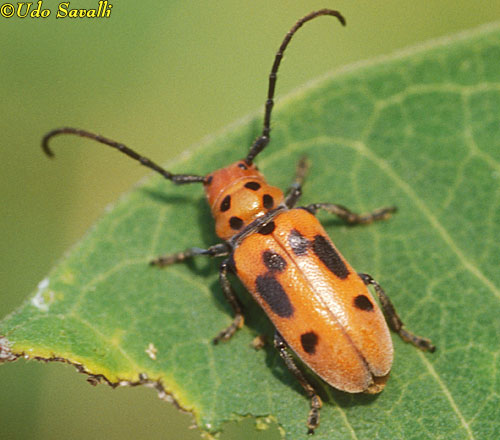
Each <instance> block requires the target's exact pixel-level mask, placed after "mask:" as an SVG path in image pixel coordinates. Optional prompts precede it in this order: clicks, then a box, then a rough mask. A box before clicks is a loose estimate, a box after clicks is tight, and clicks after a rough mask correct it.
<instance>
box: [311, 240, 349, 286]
mask: <svg viewBox="0 0 500 440" xmlns="http://www.w3.org/2000/svg"><path fill="white" fill-rule="evenodd" d="M312 249H313V251H314V253H315V254H316V255H317V256H318V258H319V259H320V260H321V261H322V263H323V264H324V265H325V266H326V267H327V268H328V270H330V272H332V273H333V274H334V275H335V276H337V277H339V278H340V279H345V278H347V277H348V275H349V271H348V270H347V267H346V265H345V264H344V262H343V261H342V259H341V258H340V255H339V254H338V253H337V251H336V250H335V249H334V248H333V246H332V245H331V244H330V242H329V241H328V239H326V238H325V237H323V236H322V235H316V236H315V237H314V241H313V244H312Z"/></svg>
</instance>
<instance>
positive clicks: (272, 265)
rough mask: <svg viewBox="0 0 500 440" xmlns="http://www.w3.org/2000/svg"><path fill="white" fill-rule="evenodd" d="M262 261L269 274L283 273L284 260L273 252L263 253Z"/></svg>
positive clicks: (285, 264)
mask: <svg viewBox="0 0 500 440" xmlns="http://www.w3.org/2000/svg"><path fill="white" fill-rule="evenodd" d="M262 261H264V264H265V266H266V267H267V268H268V269H269V270H270V271H271V272H283V271H284V270H285V268H286V266H287V263H286V261H285V259H284V258H283V257H282V256H281V255H280V254H277V253H276V252H273V251H264V252H263V253H262Z"/></svg>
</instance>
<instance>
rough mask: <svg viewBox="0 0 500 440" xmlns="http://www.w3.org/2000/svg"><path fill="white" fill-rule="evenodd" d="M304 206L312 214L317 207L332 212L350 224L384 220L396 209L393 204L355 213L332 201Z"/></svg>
mask: <svg viewBox="0 0 500 440" xmlns="http://www.w3.org/2000/svg"><path fill="white" fill-rule="evenodd" d="M305 208H306V209H307V210H308V211H309V212H311V213H312V214H316V212H317V211H318V209H324V210H325V211H327V212H329V213H330V214H334V215H336V216H337V217H339V218H341V219H342V220H344V221H345V222H346V223H348V224H350V225H359V224H367V223H371V222H373V221H377V220H385V219H387V218H389V217H390V216H391V214H392V213H393V212H396V210H397V208H396V207H395V206H388V207H387V208H380V209H376V210H375V211H372V212H368V213H366V214H356V213H355V212H352V211H350V210H349V209H347V208H346V207H345V206H342V205H335V204H333V203H312V204H311V205H308V206H306V207H305Z"/></svg>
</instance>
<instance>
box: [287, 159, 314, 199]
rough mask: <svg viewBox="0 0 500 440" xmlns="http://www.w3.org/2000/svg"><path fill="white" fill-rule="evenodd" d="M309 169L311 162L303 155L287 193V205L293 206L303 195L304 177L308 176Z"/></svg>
mask: <svg viewBox="0 0 500 440" xmlns="http://www.w3.org/2000/svg"><path fill="white" fill-rule="evenodd" d="M308 169H309V163H308V161H307V158H306V157H305V156H304V157H301V158H300V160H299V163H298V164H297V168H296V170H295V177H294V179H293V182H292V184H291V185H290V188H288V191H287V193H286V197H285V205H286V206H287V207H288V208H293V207H294V206H295V204H296V203H297V202H298V200H299V198H300V196H301V195H302V185H303V183H304V179H305V177H306V174H307V170H308Z"/></svg>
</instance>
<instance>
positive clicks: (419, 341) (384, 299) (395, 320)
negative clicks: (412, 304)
mask: <svg viewBox="0 0 500 440" xmlns="http://www.w3.org/2000/svg"><path fill="white" fill-rule="evenodd" d="M358 275H359V276H360V278H361V279H362V280H363V282H364V283H365V284H366V285H367V286H369V285H372V286H373V288H374V289H375V292H377V295H378V298H379V300H380V303H381V304H382V310H383V311H384V315H385V317H386V319H387V323H388V324H389V327H390V328H391V329H392V330H394V331H395V332H396V333H398V334H399V336H400V337H401V339H402V340H403V341H405V342H409V343H411V344H413V345H414V346H415V347H417V348H420V349H421V350H424V351H430V352H431V353H432V352H434V351H435V350H436V347H435V346H434V345H433V344H432V342H431V341H430V340H429V339H427V338H422V337H421V336H417V335H415V334H413V333H411V332H409V331H408V330H406V329H405V328H404V324H403V321H401V318H400V317H399V316H398V314H397V313H396V309H395V308H394V305H393V304H392V302H391V300H390V299H389V297H388V296H387V294H386V293H385V292H384V289H382V287H380V284H379V283H377V282H376V281H375V280H374V279H373V278H372V277H371V276H370V275H368V274H366V273H360V274H358Z"/></svg>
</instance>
